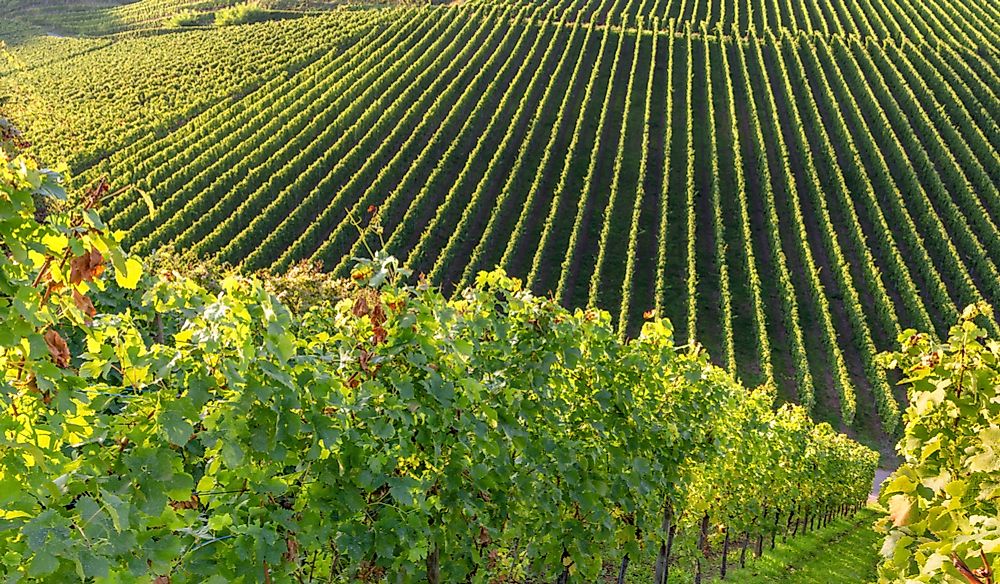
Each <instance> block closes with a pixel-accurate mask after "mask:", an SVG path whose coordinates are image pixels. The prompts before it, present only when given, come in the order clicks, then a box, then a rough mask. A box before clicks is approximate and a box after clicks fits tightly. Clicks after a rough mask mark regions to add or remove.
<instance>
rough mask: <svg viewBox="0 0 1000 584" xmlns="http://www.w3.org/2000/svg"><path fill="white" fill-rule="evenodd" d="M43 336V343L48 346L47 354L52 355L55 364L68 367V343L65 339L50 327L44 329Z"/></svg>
mask: <svg viewBox="0 0 1000 584" xmlns="http://www.w3.org/2000/svg"><path fill="white" fill-rule="evenodd" d="M43 336H44V338H45V345H46V346H47V347H48V348H49V354H50V355H52V360H53V361H55V363H56V365H58V366H59V367H69V358H70V355H69V345H67V344H66V341H65V340H63V338H62V337H61V336H59V333H57V332H56V331H54V330H52V329H49V330H47V331H45V334H44V335H43Z"/></svg>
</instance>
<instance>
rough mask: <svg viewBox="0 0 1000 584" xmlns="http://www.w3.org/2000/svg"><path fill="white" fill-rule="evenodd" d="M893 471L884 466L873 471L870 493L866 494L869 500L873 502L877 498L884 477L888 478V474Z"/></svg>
mask: <svg viewBox="0 0 1000 584" xmlns="http://www.w3.org/2000/svg"><path fill="white" fill-rule="evenodd" d="M893 472H895V471H892V470H888V469H884V468H880V469H877V470H876V471H875V482H874V483H873V484H872V492H871V494H870V495H868V501H869V502H873V501H876V500H877V499H878V492H879V489H881V488H882V483H884V482H885V479H887V478H889V475H891V474H892V473H893Z"/></svg>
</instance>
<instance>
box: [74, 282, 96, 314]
mask: <svg viewBox="0 0 1000 584" xmlns="http://www.w3.org/2000/svg"><path fill="white" fill-rule="evenodd" d="M73 304H76V307H77V308H79V309H80V311H81V312H83V313H84V314H86V315H87V316H89V317H90V318H94V317H95V316H97V309H96V308H94V303H93V302H91V301H90V298H88V297H87V295H86V294H80V293H79V292H78V291H77V290H75V289H74V290H73Z"/></svg>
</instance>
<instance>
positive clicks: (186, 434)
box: [158, 409, 194, 446]
mask: <svg viewBox="0 0 1000 584" xmlns="http://www.w3.org/2000/svg"><path fill="white" fill-rule="evenodd" d="M158 420H159V422H160V429H162V430H163V433H164V435H165V436H166V438H167V440H169V441H170V443H171V444H176V445H177V446H184V445H185V444H187V443H188V440H190V439H191V434H192V433H193V432H194V427H193V426H192V425H191V422H188V421H187V419H185V418H184V416H183V414H181V413H180V412H177V411H175V410H173V409H168V410H165V411H163V412H161V413H160V416H159V418H158Z"/></svg>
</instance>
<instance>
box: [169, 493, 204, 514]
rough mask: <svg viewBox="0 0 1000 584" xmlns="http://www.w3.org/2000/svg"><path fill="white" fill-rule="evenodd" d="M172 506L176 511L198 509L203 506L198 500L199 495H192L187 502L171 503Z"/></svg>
mask: <svg viewBox="0 0 1000 584" xmlns="http://www.w3.org/2000/svg"><path fill="white" fill-rule="evenodd" d="M170 506H171V507H173V509H174V511H180V510H181V509H197V508H199V507H200V506H201V500H200V499H198V495H191V498H190V499H189V500H187V501H171V502H170Z"/></svg>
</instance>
